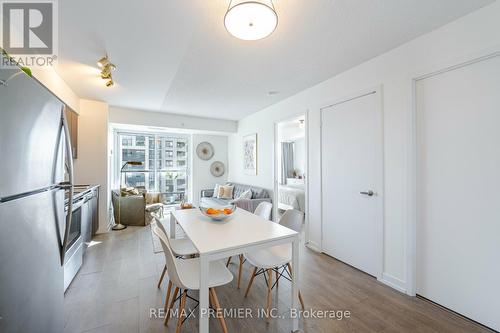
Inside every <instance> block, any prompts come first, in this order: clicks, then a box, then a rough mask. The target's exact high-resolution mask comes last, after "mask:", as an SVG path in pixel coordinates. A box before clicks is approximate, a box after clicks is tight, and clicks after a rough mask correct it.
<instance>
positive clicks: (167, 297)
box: [164, 281, 172, 315]
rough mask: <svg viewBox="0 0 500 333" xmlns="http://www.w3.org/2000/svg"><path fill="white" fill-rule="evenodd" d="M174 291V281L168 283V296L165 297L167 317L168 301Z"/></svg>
mask: <svg viewBox="0 0 500 333" xmlns="http://www.w3.org/2000/svg"><path fill="white" fill-rule="evenodd" d="M171 291H172V281H168V287H167V295H166V296H165V306H164V309H165V315H167V308H168V301H169V300H170V292H171Z"/></svg>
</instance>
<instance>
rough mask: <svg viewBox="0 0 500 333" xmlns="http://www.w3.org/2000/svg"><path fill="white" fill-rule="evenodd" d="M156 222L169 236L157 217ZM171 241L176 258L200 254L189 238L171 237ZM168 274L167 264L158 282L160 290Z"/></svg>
mask: <svg viewBox="0 0 500 333" xmlns="http://www.w3.org/2000/svg"><path fill="white" fill-rule="evenodd" d="M155 222H156V225H157V226H158V228H160V230H161V231H163V233H164V234H165V235H168V234H167V231H166V229H165V226H164V225H163V223H162V222H161V220H160V219H159V218H157V217H155ZM167 237H168V236H167ZM169 241H170V247H171V248H172V252H173V253H174V255H175V256H176V257H192V256H194V255H196V254H198V251H197V250H196V248H195V247H194V245H193V243H192V242H191V240H190V239H189V238H170V237H169ZM166 272H167V265H166V264H165V265H164V266H163V271H162V273H161V276H160V280H159V281H158V288H160V287H161V283H162V281H163V277H164V276H165V273H166Z"/></svg>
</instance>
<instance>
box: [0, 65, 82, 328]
mask: <svg viewBox="0 0 500 333" xmlns="http://www.w3.org/2000/svg"><path fill="white" fill-rule="evenodd" d="M2 57H3V56H2ZM2 60H3V59H2ZM0 80H1V81H0V332H61V331H62V330H63V321H64V320H63V318H64V313H63V298H64V289H63V267H62V263H64V253H65V244H66V242H67V238H68V231H69V226H70V223H71V214H65V211H64V200H65V192H66V196H70V197H72V192H73V190H72V187H71V186H70V185H71V184H72V178H73V176H72V173H73V171H72V170H73V169H72V168H73V167H72V159H71V156H72V154H71V147H70V145H69V142H68V141H69V140H66V139H65V138H66V137H69V136H68V127H67V124H66V123H65V119H64V112H63V107H64V105H63V103H62V102H61V101H60V100H59V99H58V98H56V97H55V96H54V95H53V94H52V93H51V92H50V91H49V90H47V89H46V88H45V87H44V86H43V85H41V84H40V83H39V82H38V81H36V80H35V79H33V78H31V77H29V76H27V75H26V74H24V72H22V71H20V70H19V69H17V68H16V69H12V68H10V69H7V68H4V67H2V68H0ZM67 157H69V158H67ZM65 169H66V176H65ZM65 178H66V179H65ZM70 203H71V200H70ZM69 211H70V212H71V207H69Z"/></svg>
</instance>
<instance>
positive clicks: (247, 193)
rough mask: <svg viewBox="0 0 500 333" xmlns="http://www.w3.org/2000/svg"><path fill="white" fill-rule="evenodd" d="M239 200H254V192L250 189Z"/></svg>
mask: <svg viewBox="0 0 500 333" xmlns="http://www.w3.org/2000/svg"><path fill="white" fill-rule="evenodd" d="M238 199H252V190H251V189H248V190H246V191H244V192H243V193H241V194H240V196H239V197H238Z"/></svg>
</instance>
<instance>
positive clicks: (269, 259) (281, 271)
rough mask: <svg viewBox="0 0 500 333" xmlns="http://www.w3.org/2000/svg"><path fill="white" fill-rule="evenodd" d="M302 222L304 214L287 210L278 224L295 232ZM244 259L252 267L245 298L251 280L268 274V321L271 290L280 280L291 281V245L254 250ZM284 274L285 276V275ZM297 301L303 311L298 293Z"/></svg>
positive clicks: (245, 255) (299, 228)
mask: <svg viewBox="0 0 500 333" xmlns="http://www.w3.org/2000/svg"><path fill="white" fill-rule="evenodd" d="M303 222H304V213H303V212H301V211H298V210H295V209H290V210H287V211H286V212H285V213H284V214H283V216H282V217H281V220H280V222H279V223H280V224H281V225H282V226H284V227H287V228H290V229H292V230H295V231H297V232H300V231H301V229H302V223H303ZM243 256H244V258H245V259H246V260H247V261H248V262H249V263H250V264H251V265H253V266H254V270H253V272H252V277H251V278H250V281H249V283H248V287H247V290H246V292H245V297H247V296H248V293H249V292H250V288H251V287H252V283H253V280H254V278H255V277H256V276H258V275H261V274H264V275H265V274H266V273H267V274H268V278H267V279H266V284H267V304H266V312H265V314H266V317H267V319H268V320H269V309H270V307H271V303H272V293H271V291H272V289H273V288H274V287H275V286H277V285H278V281H279V280H280V278H285V279H287V280H289V281H291V279H292V266H291V264H290V262H291V261H292V245H291V244H283V245H277V246H273V247H270V248H264V249H261V250H256V251H253V252H249V253H245V254H244V255H243ZM273 272H274V273H275V274H276V279H275V281H274V283H273ZM285 273H286V275H287V276H286V275H285ZM299 301H300V305H301V306H302V310H304V301H303V299H302V294H301V293H300V291H299Z"/></svg>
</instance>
